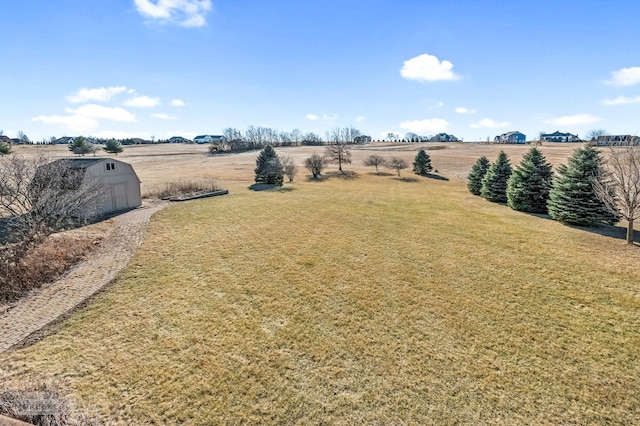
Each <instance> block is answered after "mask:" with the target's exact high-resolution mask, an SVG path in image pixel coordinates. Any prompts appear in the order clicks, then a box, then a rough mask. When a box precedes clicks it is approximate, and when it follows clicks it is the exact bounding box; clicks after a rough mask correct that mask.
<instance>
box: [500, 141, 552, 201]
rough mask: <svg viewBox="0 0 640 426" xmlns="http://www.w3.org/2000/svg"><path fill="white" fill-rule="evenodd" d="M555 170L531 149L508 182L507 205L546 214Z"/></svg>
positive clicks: (540, 154)
mask: <svg viewBox="0 0 640 426" xmlns="http://www.w3.org/2000/svg"><path fill="white" fill-rule="evenodd" d="M552 184H553V170H552V169H551V164H549V163H548V162H547V160H546V158H544V155H542V153H541V152H540V150H538V149H537V148H535V147H534V148H531V149H530V150H529V152H527V153H526V154H525V155H524V157H522V161H521V162H520V165H518V167H516V168H515V170H514V171H513V173H512V174H511V177H510V178H509V181H508V182H507V204H508V205H509V207H511V208H512V209H514V210H519V211H524V212H531V213H546V212H547V200H548V199H549V191H550V190H551V186H552Z"/></svg>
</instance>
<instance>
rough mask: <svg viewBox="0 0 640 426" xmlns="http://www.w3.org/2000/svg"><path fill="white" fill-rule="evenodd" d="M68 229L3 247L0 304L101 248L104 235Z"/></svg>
mask: <svg viewBox="0 0 640 426" xmlns="http://www.w3.org/2000/svg"><path fill="white" fill-rule="evenodd" d="M93 230H94V232H91V234H90V235H87V234H86V233H81V232H76V233H73V232H67V233H60V234H55V235H49V236H43V237H41V238H36V239H35V240H33V241H31V240H30V241H26V242H22V243H16V244H11V245H7V246H4V247H2V248H1V249H0V304H2V303H7V302H12V301H14V300H16V299H18V298H20V297H22V296H23V295H25V294H26V293H27V292H29V291H31V290H34V289H36V288H39V287H41V286H42V285H44V284H47V283H50V282H53V281H55V280H56V279H58V278H59V277H60V276H62V275H63V274H64V273H66V272H67V271H68V270H69V269H71V268H72V267H73V266H74V265H76V264H77V263H78V262H80V261H82V260H83V259H85V258H86V256H87V255H88V254H89V253H91V252H92V251H93V250H94V249H96V248H97V247H98V245H99V244H100V242H101V241H102V238H103V237H104V234H103V232H102V231H100V230H99V227H97V226H96V227H93Z"/></svg>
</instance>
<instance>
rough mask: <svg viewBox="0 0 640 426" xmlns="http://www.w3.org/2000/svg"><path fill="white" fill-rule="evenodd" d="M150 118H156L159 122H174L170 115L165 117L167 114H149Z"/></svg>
mask: <svg viewBox="0 0 640 426" xmlns="http://www.w3.org/2000/svg"><path fill="white" fill-rule="evenodd" d="M151 116H152V117H154V118H158V119H160V120H175V119H176V117H173V116H171V115H167V114H164V113H161V114H151Z"/></svg>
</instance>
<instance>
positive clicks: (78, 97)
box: [67, 86, 127, 104]
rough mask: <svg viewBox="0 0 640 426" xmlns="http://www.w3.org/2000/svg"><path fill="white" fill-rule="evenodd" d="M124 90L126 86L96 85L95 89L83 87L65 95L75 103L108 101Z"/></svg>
mask: <svg viewBox="0 0 640 426" xmlns="http://www.w3.org/2000/svg"><path fill="white" fill-rule="evenodd" d="M126 90H127V88H126V87H124V86H113V87H98V88H95V89H87V88H84V87H83V88H82V89H80V90H78V92H77V93H76V94H75V95H71V96H67V100H68V101H69V102H72V103H75V104H79V103H82V102H89V101H96V102H109V101H110V100H111V99H112V98H113V97H114V96H116V95H118V94H120V93H122V92H124V91H126Z"/></svg>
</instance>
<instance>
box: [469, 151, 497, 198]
mask: <svg viewBox="0 0 640 426" xmlns="http://www.w3.org/2000/svg"><path fill="white" fill-rule="evenodd" d="M490 165H491V163H490V162H489V159H488V158H487V157H485V156H484V155H483V156H482V157H480V158H478V161H476V163H475V164H474V165H473V167H472V168H471V172H470V173H469V176H468V178H467V179H468V181H467V188H469V191H470V192H471V193H472V194H473V195H480V191H481V190H482V178H484V175H486V174H487V170H489V166H490Z"/></svg>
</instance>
